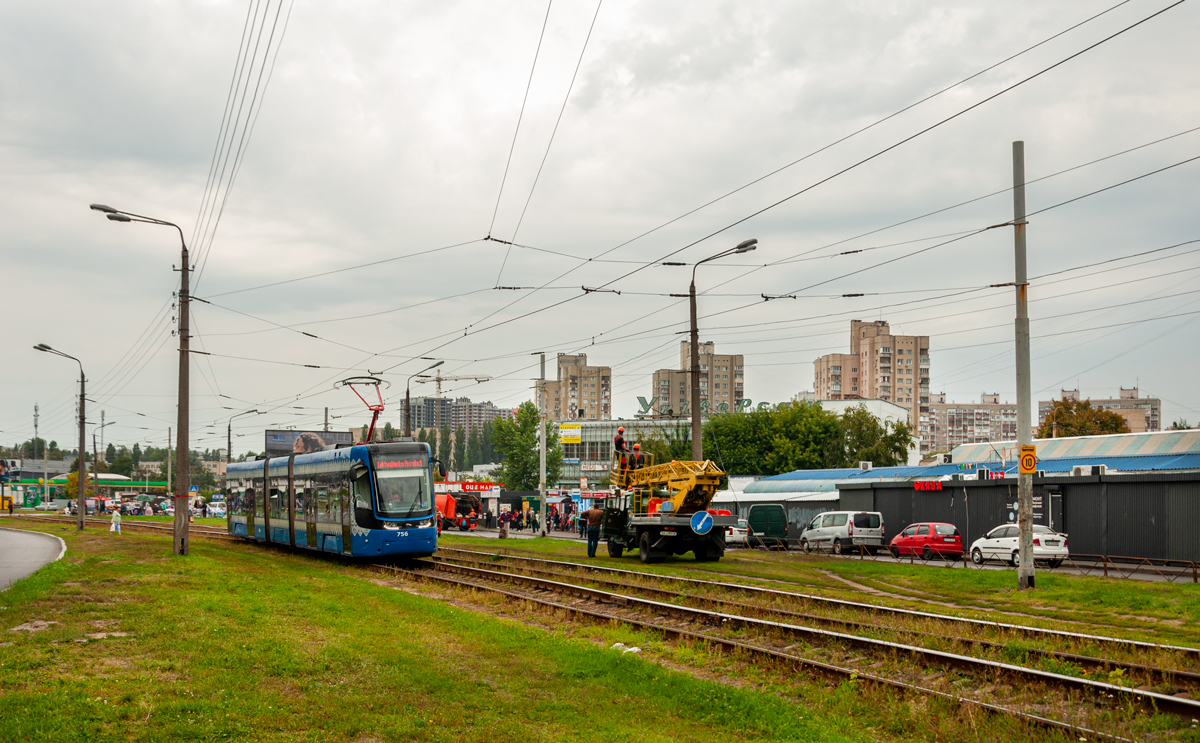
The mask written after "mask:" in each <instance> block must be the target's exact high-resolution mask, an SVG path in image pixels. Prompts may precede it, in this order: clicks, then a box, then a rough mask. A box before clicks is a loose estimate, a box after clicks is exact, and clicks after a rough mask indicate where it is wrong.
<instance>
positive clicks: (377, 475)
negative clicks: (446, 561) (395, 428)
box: [225, 443, 437, 559]
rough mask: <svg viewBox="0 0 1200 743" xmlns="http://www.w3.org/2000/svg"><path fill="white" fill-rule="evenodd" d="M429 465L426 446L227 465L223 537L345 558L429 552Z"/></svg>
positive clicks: (361, 448)
mask: <svg viewBox="0 0 1200 743" xmlns="http://www.w3.org/2000/svg"><path fill="white" fill-rule="evenodd" d="M435 462H436V460H434V459H433V458H432V457H431V456H430V451H429V445H428V444H424V443H395V444H366V445H358V446H351V447H344V448H340V449H328V450H325V451H318V452H312V453H310V454H292V455H289V456H286V457H274V458H271V459H259V460H256V461H253V462H237V463H230V465H229V467H228V470H227V485H226V492H225V500H226V504H227V512H226V520H227V522H228V525H229V533H230V534H233V535H235V536H239V537H246V538H247V539H253V540H256V541H259V542H272V543H275V544H282V545H289V546H291V547H295V548H297V549H305V550H313V551H316V552H329V553H334V554H339V555H345V556H347V557H372V558H376V559H378V558H381V557H397V556H400V557H426V556H428V555H432V554H433V553H434V552H435V551H436V550H437V526H436V524H435V523H434V513H433V478H434V463H435Z"/></svg>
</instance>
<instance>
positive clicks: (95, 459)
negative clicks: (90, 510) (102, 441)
mask: <svg viewBox="0 0 1200 743" xmlns="http://www.w3.org/2000/svg"><path fill="white" fill-rule="evenodd" d="M100 435H101V436H103V435H104V429H103V428H101V429H100ZM92 465H93V466H92V487H93V489H94V490H95V491H96V509H97V510H96V513H97V514H99V513H100V510H99V509H100V449H99V448H98V447H97V446H96V432H95V431H92Z"/></svg>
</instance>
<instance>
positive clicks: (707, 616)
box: [371, 563, 1200, 741]
mask: <svg viewBox="0 0 1200 743" xmlns="http://www.w3.org/2000/svg"><path fill="white" fill-rule="evenodd" d="M427 566H428V567H424V568H420V567H398V566H394V565H372V566H371V567H372V568H374V569H376V570H378V571H380V572H384V573H391V574H393V575H402V576H404V577H407V578H410V579H412V580H416V581H429V582H433V583H439V584H443V585H452V586H457V587H460V588H467V589H471V590H480V591H486V592H489V593H493V594H498V595H500V596H503V597H505V598H507V599H515V600H519V601H524V602H528V603H531V604H534V605H537V606H540V607H543V608H546V609H551V610H555V611H562V612H566V613H568V614H570V615H572V616H575V617H582V618H587V619H592V620H598V621H601V622H617V623H621V624H624V625H627V626H631V627H636V628H638V629H641V630H648V631H652V632H655V633H660V634H662V635H663V636H664V637H665V638H667V639H672V640H685V641H694V642H700V643H705V644H708V645H712V646H715V647H718V648H720V649H722V650H724V651H728V652H731V653H732V652H742V653H746V654H749V655H751V656H753V657H756V658H761V659H767V660H770V661H772V662H775V663H782V664H784V665H786V666H789V667H795V668H803V669H807V670H809V671H813V672H816V673H818V674H820V675H822V676H825V677H827V678H830V679H833V680H837V681H847V680H849V681H856V682H864V683H869V684H873V685H876V686H879V687H883V688H888V689H899V690H903V691H905V692H907V693H914V694H920V695H924V696H928V697H933V698H937V699H941V700H945V701H950V702H953V703H955V704H957V705H959V706H961V707H965V708H975V709H979V710H985V711H987V712H992V713H996V714H1000V715H1004V716H1006V717H1010V718H1013V719H1016V720H1020V721H1022V722H1025V723H1028V724H1030V725H1034V726H1038V727H1042V728H1051V729H1056V730H1060V731H1063V732H1069V733H1071V734H1073V735H1079V736H1083V737H1088V736H1090V737H1091V738H1102V739H1106V740H1121V741H1124V740H1132V738H1126V737H1122V736H1120V735H1116V734H1113V733H1109V732H1105V731H1101V730H1098V729H1096V728H1093V727H1091V726H1089V725H1087V724H1083V723H1081V722H1073V721H1066V720H1060V719H1054V718H1052V717H1049V716H1046V715H1042V714H1037V713H1034V712H1030V711H1026V710H1023V709H1016V708H1013V707H1007V706H1004V705H1001V704H996V703H993V702H988V701H983V700H980V699H975V698H972V697H968V696H963V695H961V694H956V693H954V692H951V691H946V690H943V689H936V688H932V687H930V686H925V685H922V684H920V683H914V682H911V681H904V680H901V679H898V678H891V677H888V676H885V675H882V674H879V673H875V672H873V671H872V670H864V669H859V668H852V667H849V666H846V665H840V664H838V663H831V662H827V661H824V660H819V659H817V658H812V657H806V656H804V655H800V654H798V653H796V652H794V651H793V646H787V647H783V648H780V647H773V646H771V645H770V644H766V643H764V642H750V641H747V640H745V639H743V638H733V637H728V636H723V635H721V634H716V633H713V632H706V631H701V630H700V628H704V627H714V626H716V627H722V628H724V627H728V626H729V625H730V624H741V625H752V626H757V627H759V628H763V629H769V630H783V631H789V632H790V631H793V630H798V631H800V632H802V633H806V634H807V633H810V632H813V631H814V630H813V629H812V628H806V627H799V626H797V625H789V624H787V623H782V622H770V621H767V620H760V619H753V618H749V617H742V616H738V615H730V614H723V613H719V612H712V611H707V610H702V609H689V608H686V607H680V606H676V605H672V604H666V603H663V602H658V601H652V600H648V599H642V598H639V597H636V596H630V595H627V594H618V593H614V592H610V591H603V590H600V589H594V588H588V587H585V586H579V585H575V584H569V583H563V582H559V581H549V580H545V579H539V578H532V577H529V576H517V575H514V574H511V573H503V572H499V571H488V570H484V569H482V568H467V567H465V566H459V569H460V570H461V571H462V572H463V573H464V574H468V575H469V576H470V577H461V576H450V575H445V574H440V573H441V571H442V570H444V569H445V567H446V565H445V563H441V564H439V563H427ZM451 569H452V570H453V568H451ZM510 582H516V583H520V584H524V586H525V587H526V589H527V590H508V589H506V588H501V587H500V586H498V585H497V583H510ZM539 593H540V594H541V595H538V594H539ZM547 594H550V595H565V596H569V597H575V598H577V599H582V600H584V601H586V602H588V604H587V605H580V604H579V603H568V602H564V601H563V600H554V599H552V598H548V597H547ZM591 602H595V603H594V604H593V603H591ZM596 604H599V605H601V606H603V607H605V608H606V609H607V610H601V609H599V608H597V607H596ZM631 608H636V609H642V610H649V611H648V612H647V613H651V614H656V613H657V614H658V615H659V616H660V617H661V616H662V615H668V616H672V617H684V616H686V617H687V618H688V619H690V620H691V621H690V622H689V623H688V624H689V626H688V627H680V626H678V625H672V624H667V623H664V622H663V621H661V618H660V619H658V620H657V621H656V620H654V619H649V618H646V617H644V616H636V615H631V614H630V613H629V610H630V609H631ZM818 632H819V631H818ZM836 634H837V633H829V635H830V636H834V635H836ZM854 639H858V638H854ZM901 647H902V646H898V645H895V644H892V648H891V650H893V651H894V650H897V649H900V648H901ZM918 650H919V649H918ZM966 660H967V661H968V662H970V661H973V660H974V659H966ZM1000 665H1001V664H995V665H994V666H991V667H990V668H989V670H996V667H998V666H1000ZM1014 669H1015V670H1016V671H1022V670H1027V669H1020V668H1019V667H1014ZM1041 673H1042V674H1043V675H1044V676H1049V675H1051V674H1045V672H1041ZM1089 688H1090V689H1092V690H1093V691H1096V692H1098V693H1103V694H1113V695H1115V694H1116V693H1120V692H1123V691H1124V690H1123V689H1121V688H1120V687H1114V686H1113V685H1109V684H1099V683H1097V682H1092V683H1091V685H1090V686H1089ZM1166 699H1168V700H1171V701H1172V702H1179V701H1180V700H1174V699H1172V698H1170V697H1167V698H1166ZM1164 701H1165V700H1164ZM1193 704H1194V705H1195V708H1193V707H1191V706H1188V705H1176V707H1175V709H1176V710H1177V713H1181V714H1185V715H1192V714H1196V712H1195V711H1194V710H1195V709H1200V703H1193ZM1077 709H1078V708H1077ZM1182 709H1187V710H1191V711H1187V712H1183V711H1182Z"/></svg>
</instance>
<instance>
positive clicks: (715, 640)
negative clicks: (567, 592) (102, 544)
mask: <svg viewBox="0 0 1200 743" xmlns="http://www.w3.org/2000/svg"><path fill="white" fill-rule="evenodd" d="M431 564H434V565H436V563H431ZM371 567H372V568H376V569H379V570H387V571H391V572H392V573H393V574H396V575H401V574H403V575H406V576H409V577H411V578H414V579H416V580H432V581H435V582H439V583H443V584H447V585H455V586H459V587H464V588H471V589H476V590H485V591H490V592H492V593H496V594H500V595H502V596H507V597H509V598H513V599H517V600H520V601H526V602H529V603H532V604H537V605H539V606H544V607H547V608H551V609H555V610H558V611H563V612H567V613H568V614H572V615H574V616H582V617H588V618H591V619H598V620H601V621H604V622H621V623H622V624H627V625H630V626H633V627H638V628H640V629H644V630H650V631H655V632H660V633H662V634H663V636H664V637H667V638H670V639H689V640H696V641H699V642H704V643H710V644H713V645H716V646H717V647H719V648H721V649H722V650H725V651H738V650H740V651H744V652H747V653H750V654H753V655H759V656H764V657H767V658H770V659H772V660H775V661H782V662H785V663H788V664H790V665H793V666H801V667H805V668H809V669H812V670H815V671H818V672H820V673H822V674H824V675H826V676H828V677H832V678H835V679H838V680H861V681H866V682H869V683H873V684H876V685H879V686H886V687H891V688H894V689H901V690H903V691H908V692H917V693H920V694H926V695H929V696H933V697H938V698H940V699H945V700H948V701H951V702H954V703H956V704H959V705H961V706H968V707H976V708H979V709H983V710H986V711H988V712H993V713H996V714H1000V715H1005V716H1008V717H1012V718H1015V719H1019V720H1022V721H1024V722H1028V723H1030V724H1033V725H1037V726H1040V727H1048V728H1054V729H1057V730H1066V731H1069V732H1072V733H1076V734H1082V735H1093V736H1096V737H1099V738H1105V739H1108V740H1115V741H1121V742H1122V743H1126V742H1128V741H1130V739H1128V738H1121V737H1118V736H1115V735H1112V734H1111V733H1104V732H1101V731H1098V730H1093V729H1091V728H1085V727H1082V726H1079V725H1072V724H1071V723H1068V722H1063V721H1061V720H1054V719H1051V718H1048V717H1042V716H1041V715H1034V714H1030V713H1028V712H1022V711H1020V710H1014V709H1010V708H1008V707H1002V706H1000V705H997V704H991V703H988V702H981V701H979V700H976V699H970V698H968V697H960V696H958V695H955V694H950V693H948V692H944V691H938V690H937V689H930V688H928V687H924V686H918V685H916V684H910V683H906V682H904V681H898V680H895V679H889V678H886V677H884V676H877V675H875V674H873V673H869V672H862V671H857V670H854V669H850V668H843V667H841V666H835V665H833V664H831V663H825V662H823V661H819V660H814V659H812V658H805V657H803V656H800V655H794V654H792V653H786V652H783V651H779V650H774V649H771V648H766V647H762V646H760V645H752V644H750V643H746V642H740V641H737V640H730V639H728V638H724V637H717V636H714V635H707V634H704V633H700V632H691V631H689V630H683V629H679V628H677V627H669V626H666V625H661V624H654V623H652V622H646V621H643V620H640V619H633V618H630V617H620V616H615V615H612V614H605V613H603V612H598V611H592V610H589V609H584V608H581V607H578V606H571V605H569V604H560V603H558V602H555V601H549V600H547V599H544V598H539V597H534V596H529V595H526V594H522V593H516V592H514V591H505V590H504V589H501V588H497V587H495V586H491V585H487V584H485V583H475V582H472V581H467V580H459V579H457V578H450V577H447V576H443V575H433V574H431V573H430V572H428V571H423V570H412V569H405V568H398V567H396V566H394V565H371ZM600 593H601V594H606V593H607V592H600ZM600 600H602V601H603V600H604V599H603V598H601V599H600Z"/></svg>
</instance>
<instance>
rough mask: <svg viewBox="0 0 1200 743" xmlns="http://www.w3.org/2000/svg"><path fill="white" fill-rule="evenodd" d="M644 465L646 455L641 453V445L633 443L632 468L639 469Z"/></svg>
mask: <svg viewBox="0 0 1200 743" xmlns="http://www.w3.org/2000/svg"><path fill="white" fill-rule="evenodd" d="M645 466H646V455H645V454H643V453H642V445H641V444H634V445H633V468H634V469H635V470H640V469H641V468H643V467H645Z"/></svg>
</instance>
